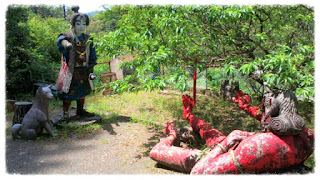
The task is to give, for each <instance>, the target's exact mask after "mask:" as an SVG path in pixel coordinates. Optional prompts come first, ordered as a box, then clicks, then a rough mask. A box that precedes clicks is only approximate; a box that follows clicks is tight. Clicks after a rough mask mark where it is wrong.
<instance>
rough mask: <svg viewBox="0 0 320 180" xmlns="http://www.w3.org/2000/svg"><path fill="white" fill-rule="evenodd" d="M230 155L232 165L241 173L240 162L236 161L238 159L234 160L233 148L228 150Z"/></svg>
mask: <svg viewBox="0 0 320 180" xmlns="http://www.w3.org/2000/svg"><path fill="white" fill-rule="evenodd" d="M230 155H231V158H232V160H233V163H234V165H235V166H236V168H237V170H238V171H239V172H240V173H242V172H243V171H242V170H241V168H240V164H239V163H238V161H237V160H236V157H235V156H234V152H233V150H231V151H230Z"/></svg>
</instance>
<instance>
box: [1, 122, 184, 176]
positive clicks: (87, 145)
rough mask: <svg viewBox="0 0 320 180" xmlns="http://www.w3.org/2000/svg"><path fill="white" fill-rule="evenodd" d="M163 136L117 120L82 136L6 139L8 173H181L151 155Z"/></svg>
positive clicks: (139, 125) (142, 126)
mask: <svg viewBox="0 0 320 180" xmlns="http://www.w3.org/2000/svg"><path fill="white" fill-rule="evenodd" d="M162 136H164V134H163V133H162V132H159V131H155V130H153V129H148V128H146V126H145V125H142V124H138V123H130V122H124V121H118V122H114V123H111V124H108V125H107V126H106V127H104V128H103V130H99V131H95V132H93V133H91V134H88V135H86V136H85V137H83V138H81V139H79V138H77V137H68V138H66V139H59V140H54V139H50V138H44V140H36V141H25V140H15V141H13V140H12V138H11V136H7V138H6V139H7V140H6V167H7V173H9V174H181V173H179V172H176V171H172V170H168V169H165V168H164V167H161V165H158V164H157V163H156V162H155V161H153V160H151V159H150V157H149V151H150V149H151V148H152V147H153V146H154V145H155V144H156V143H157V142H158V140H159V138H160V137H162Z"/></svg>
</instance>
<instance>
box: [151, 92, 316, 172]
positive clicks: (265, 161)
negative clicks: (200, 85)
mask: <svg viewBox="0 0 320 180" xmlns="http://www.w3.org/2000/svg"><path fill="white" fill-rule="evenodd" d="M235 95H236V97H234V98H232V99H233V101H234V102H235V103H236V104H238V105H239V107H240V108H241V109H243V110H245V111H246V112H247V113H248V114H250V115H251V116H253V117H254V118H256V119H257V120H259V121H261V120H262V119H263V120H262V121H261V123H262V124H263V127H264V132H262V133H253V132H245V131H240V130H234V131H232V132H231V133H230V134H229V135H228V136H225V135H223V134H222V133H221V132H220V131H218V130H216V129H213V128H211V127H210V125H208V124H207V123H205V122H204V121H203V120H201V119H200V118H198V117H196V116H194V115H193V114H192V99H191V98H190V96H188V95H183V96H182V101H183V106H184V108H183V110H184V112H183V117H184V118H186V119H187V120H188V122H189V123H190V125H191V127H192V130H193V132H196V133H199V134H200V136H201V138H202V139H203V140H204V141H205V142H206V145H207V147H209V148H210V151H209V152H207V153H204V152H202V151H200V150H198V149H186V148H182V147H177V146H172V144H173V142H174V141H175V140H176V138H177V131H176V129H175V127H174V124H173V123H172V122H168V123H167V126H166V133H167V134H168V136H167V137H165V138H163V139H161V140H160V142H159V143H158V144H156V145H155V146H154V147H153V149H152V150H151V151H150V157H151V158H152V159H153V160H155V161H157V162H158V163H160V164H163V165H165V166H168V167H170V168H172V169H175V170H178V171H182V172H185V173H190V172H191V174H240V173H267V172H274V171H276V170H279V169H285V168H290V167H293V166H296V165H300V164H302V163H303V162H304V161H305V160H306V159H307V158H308V157H309V156H310V155H311V154H312V153H313V150H314V133H313V131H312V130H311V129H309V128H306V127H304V124H303V125H302V127H304V128H303V129H302V130H300V131H294V133H291V134H292V135H279V134H283V133H277V132H279V131H277V130H274V131H272V130H270V128H268V127H269V126H266V124H268V123H267V122H269V119H272V118H274V117H277V116H280V115H279V114H281V110H279V109H281V106H280V108H278V111H277V113H268V116H270V117H265V116H264V112H265V111H266V110H267V108H264V105H265V103H266V102H265V101H264V100H263V102H264V103H262V108H263V109H262V110H260V108H259V107H256V106H253V107H252V106H250V105H249V103H250V99H249V97H248V95H247V94H244V93H243V92H242V91H241V90H238V91H235ZM274 97H275V96H274ZM267 99H268V98H267ZM272 102H273V101H269V102H268V103H269V105H271V106H272V104H271V103H272ZM274 102H275V101H274ZM278 107H279V106H278ZM264 109H265V110H264ZM268 110H269V111H270V108H269V109H268ZM290 117H293V116H290ZM299 117H300V116H299ZM199 156H200V157H202V158H201V159H200V157H199ZM197 159H200V160H198V161H197Z"/></svg>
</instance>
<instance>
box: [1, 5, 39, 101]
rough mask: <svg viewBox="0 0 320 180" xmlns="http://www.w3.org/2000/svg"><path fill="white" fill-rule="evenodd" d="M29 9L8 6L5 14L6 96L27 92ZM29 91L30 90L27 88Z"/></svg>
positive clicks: (29, 41)
mask: <svg viewBox="0 0 320 180" xmlns="http://www.w3.org/2000/svg"><path fill="white" fill-rule="evenodd" d="M29 12H30V11H29V9H28V8H26V7H23V6H9V7H8V10H7V14H6V18H7V21H6V75H7V77H6V88H7V96H8V97H12V96H14V94H15V93H17V92H21V91H26V90H28V89H27V88H26V87H30V86H28V77H29V73H28V66H29V65H30V63H29V59H31V56H30V53H29V52H30V51H29V50H30V49H32V45H33V44H32V41H31V36H30V27H29V24H28V23H27V20H28V14H29ZM29 89H30V88H29Z"/></svg>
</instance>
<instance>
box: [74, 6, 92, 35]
mask: <svg viewBox="0 0 320 180" xmlns="http://www.w3.org/2000/svg"><path fill="white" fill-rule="evenodd" d="M71 9H72V10H73V11H74V12H75V13H74V14H73V15H72V16H71V18H70V24H71V26H72V28H73V29H74V33H75V34H76V36H78V37H79V36H80V35H81V34H83V33H84V32H85V30H86V27H87V26H88V25H89V17H88V15H86V14H81V13H78V10H79V6H73V7H72V8H71Z"/></svg>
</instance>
